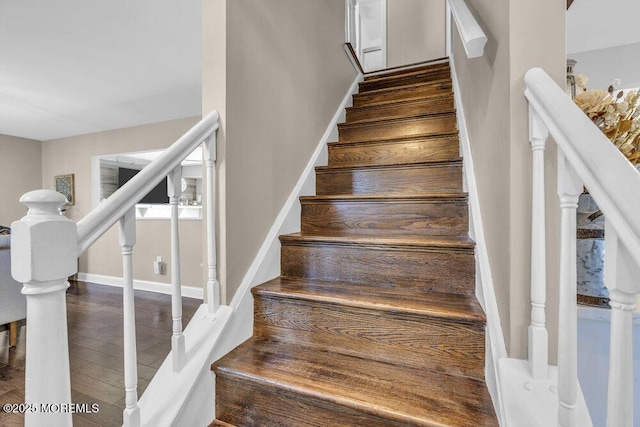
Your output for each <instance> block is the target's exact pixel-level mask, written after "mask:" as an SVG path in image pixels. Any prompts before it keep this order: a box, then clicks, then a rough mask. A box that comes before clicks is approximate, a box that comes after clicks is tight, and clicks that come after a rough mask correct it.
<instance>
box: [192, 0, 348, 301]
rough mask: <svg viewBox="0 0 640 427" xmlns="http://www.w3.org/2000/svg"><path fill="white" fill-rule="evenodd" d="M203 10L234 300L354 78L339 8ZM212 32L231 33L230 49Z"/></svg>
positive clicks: (334, 4) (225, 269) (257, 5)
mask: <svg viewBox="0 0 640 427" xmlns="http://www.w3.org/2000/svg"><path fill="white" fill-rule="evenodd" d="M204 7H205V9H204V10H205V23H204V27H205V42H204V46H205V52H204V58H205V60H204V64H205V70H204V71H203V78H204V82H203V91H204V93H203V98H204V101H203V108H204V110H203V112H207V111H209V110H210V109H213V108H215V109H219V110H221V113H222V114H221V116H222V130H221V135H220V136H221V138H219V142H220V146H219V151H218V158H219V168H220V169H219V174H220V176H221V178H220V182H221V186H222V188H220V194H219V197H220V200H219V206H220V209H221V210H222V215H223V216H222V218H221V220H222V221H223V223H224V226H223V228H225V231H224V233H226V235H223V236H221V239H223V240H221V245H222V247H221V253H222V256H223V257H226V258H223V259H221V260H220V270H221V279H222V280H223V282H225V283H226V284H227V287H228V300H230V299H231V297H232V296H233V294H234V293H235V290H236V289H237V288H238V286H239V284H240V282H241V280H242V278H243V277H244V275H245V273H246V271H247V269H248V267H249V265H250V264H251V262H252V261H253V259H254V257H255V256H256V254H257V252H258V249H259V247H260V245H261V244H262V242H263V240H264V238H265V236H266V234H267V232H268V231H269V228H270V227H271V225H272V223H273V222H274V220H275V218H276V216H277V214H278V212H279V211H280V210H281V209H282V206H283V204H284V202H285V200H286V198H287V197H288V195H289V193H290V192H291V191H292V189H293V187H294V185H295V183H296V181H297V179H298V178H299V176H300V174H301V172H302V170H303V169H304V167H305V165H306V163H307V162H308V161H309V158H310V157H311V154H312V152H313V150H314V149H315V147H316V146H317V144H318V142H319V140H320V138H321V137H322V135H323V133H324V131H325V129H326V127H327V125H328V124H329V121H330V120H331V118H332V116H333V114H334V113H335V112H336V110H337V108H338V106H339V105H340V102H341V100H342V98H343V97H344V95H345V93H346V91H347V89H348V88H349V86H350V84H351V82H352V81H353V79H354V78H355V71H354V70H353V67H352V66H351V64H350V63H349V60H348V58H347V56H346V54H345V53H344V49H343V43H344V1H342V0H271V1H269V2H265V1H262V0H245V1H232V0H227V1H224V0H205V6H204ZM223 13H226V22H225V23H220V19H221V18H220V15H221V14H223ZM213 25H217V26H219V27H224V28H226V29H227V31H226V43H225V44H224V45H223V44H222V42H221V40H220V37H224V35H223V34H222V31H221V30H216V29H214V28H211V26H213ZM207 27H208V28H207ZM216 32H217V34H216ZM216 36H217V38H216ZM215 55H223V57H222V58H220V61H222V62H223V63H226V68H225V69H224V70H222V69H220V66H219V64H216V60H215Z"/></svg>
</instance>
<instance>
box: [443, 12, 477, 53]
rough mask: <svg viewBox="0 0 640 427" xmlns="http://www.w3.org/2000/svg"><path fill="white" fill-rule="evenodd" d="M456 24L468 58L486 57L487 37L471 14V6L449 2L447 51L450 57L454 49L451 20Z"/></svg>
mask: <svg viewBox="0 0 640 427" xmlns="http://www.w3.org/2000/svg"><path fill="white" fill-rule="evenodd" d="M452 18H453V21H454V22H455V23H456V27H457V28H458V34H460V39H461V41H462V46H463V47H464V51H465V53H466V54H467V58H478V57H480V56H482V55H484V45H485V44H487V36H486V34H485V33H484V31H482V27H480V24H478V21H476V18H475V17H474V16H473V13H471V10H470V9H469V6H467V3H466V2H465V1H464V0H447V2H446V12H445V27H446V30H445V34H446V39H445V49H446V52H447V55H449V54H450V53H451V51H452V49H453V44H452V43H453V41H452V40H451V37H452V32H451V28H452V27H451V20H452Z"/></svg>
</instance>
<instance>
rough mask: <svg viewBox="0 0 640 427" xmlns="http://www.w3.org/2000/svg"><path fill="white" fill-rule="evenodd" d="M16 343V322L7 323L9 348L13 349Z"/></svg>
mask: <svg viewBox="0 0 640 427" xmlns="http://www.w3.org/2000/svg"><path fill="white" fill-rule="evenodd" d="M17 342H18V322H11V323H9V347H15V346H16V343H17Z"/></svg>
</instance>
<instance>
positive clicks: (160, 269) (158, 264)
mask: <svg viewBox="0 0 640 427" xmlns="http://www.w3.org/2000/svg"><path fill="white" fill-rule="evenodd" d="M153 272H154V273H155V274H164V262H162V257H161V256H159V257H157V258H156V260H155V261H154V262H153Z"/></svg>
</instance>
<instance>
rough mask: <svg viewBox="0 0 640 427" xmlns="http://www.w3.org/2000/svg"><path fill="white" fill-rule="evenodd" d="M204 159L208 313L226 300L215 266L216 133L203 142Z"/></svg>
mask: <svg viewBox="0 0 640 427" xmlns="http://www.w3.org/2000/svg"><path fill="white" fill-rule="evenodd" d="M204 159H205V165H206V178H207V191H208V194H207V233H206V234H207V264H208V268H207V277H208V279H207V302H208V308H209V313H215V312H216V311H217V310H218V307H220V301H221V300H222V301H223V303H224V302H226V298H227V296H226V292H225V289H222V288H221V286H220V283H219V282H218V271H217V267H216V258H217V254H216V222H215V221H216V220H215V218H216V217H215V214H216V212H215V209H216V173H215V172H216V171H215V169H214V166H215V161H216V134H215V133H214V134H213V135H211V136H210V137H209V138H208V139H207V140H206V141H205V142H204Z"/></svg>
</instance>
